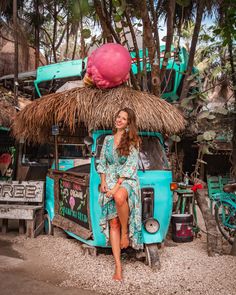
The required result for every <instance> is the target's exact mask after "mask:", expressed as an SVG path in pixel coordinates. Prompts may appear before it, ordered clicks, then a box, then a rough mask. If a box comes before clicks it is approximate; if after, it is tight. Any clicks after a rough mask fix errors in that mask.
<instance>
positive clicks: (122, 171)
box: [118, 147, 138, 179]
mask: <svg viewBox="0 0 236 295" xmlns="http://www.w3.org/2000/svg"><path fill="white" fill-rule="evenodd" d="M137 171H138V150H137V149H136V148H134V147H132V148H131V151H130V154H129V156H128V157H127V160H126V161H125V163H124V164H122V165H121V166H120V167H119V168H118V175H119V177H121V178H130V179H136V177H137Z"/></svg>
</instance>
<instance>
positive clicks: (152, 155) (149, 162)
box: [96, 135, 170, 170]
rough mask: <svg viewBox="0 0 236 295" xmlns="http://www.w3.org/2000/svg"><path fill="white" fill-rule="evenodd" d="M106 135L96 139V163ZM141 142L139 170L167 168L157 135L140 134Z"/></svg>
mask: <svg viewBox="0 0 236 295" xmlns="http://www.w3.org/2000/svg"><path fill="white" fill-rule="evenodd" d="M105 137H106V135H102V136H100V137H99V138H98V139H97V151H96V165H97V164H98V162H99V158H100V153H101V149H102V144H103V141H104V138H105ZM140 137H141V140H142V143H141V147H140V152H139V162H138V166H139V170H167V169H170V168H169V164H168V160H167V157H166V153H165V149H164V147H163V146H162V144H161V142H160V140H159V138H158V137H154V136H140Z"/></svg>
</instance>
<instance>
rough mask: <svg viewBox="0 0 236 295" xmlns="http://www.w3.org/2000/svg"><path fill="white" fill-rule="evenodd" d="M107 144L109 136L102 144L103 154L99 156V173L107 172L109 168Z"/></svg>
mask: <svg viewBox="0 0 236 295" xmlns="http://www.w3.org/2000/svg"><path fill="white" fill-rule="evenodd" d="M106 145H107V136H106V137H105V139H104V142H103V145H102V150H101V154H100V158H99V164H98V166H97V171H98V173H105V172H106V170H107V161H106V156H105V151H106Z"/></svg>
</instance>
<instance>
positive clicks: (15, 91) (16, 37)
mask: <svg viewBox="0 0 236 295" xmlns="http://www.w3.org/2000/svg"><path fill="white" fill-rule="evenodd" d="M13 23H14V43H15V54H14V100H15V106H18V33H17V29H18V28H17V26H18V24H17V23H18V22H17V0H13Z"/></svg>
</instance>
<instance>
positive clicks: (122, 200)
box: [114, 192, 127, 206]
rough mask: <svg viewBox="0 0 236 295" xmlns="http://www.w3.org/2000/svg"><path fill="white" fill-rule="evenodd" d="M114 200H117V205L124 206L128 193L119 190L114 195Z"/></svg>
mask: <svg viewBox="0 0 236 295" xmlns="http://www.w3.org/2000/svg"><path fill="white" fill-rule="evenodd" d="M114 200H115V202H116V205H117V206H123V205H124V203H125V202H126V200H127V193H124V192H117V193H116V194H115V195H114Z"/></svg>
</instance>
